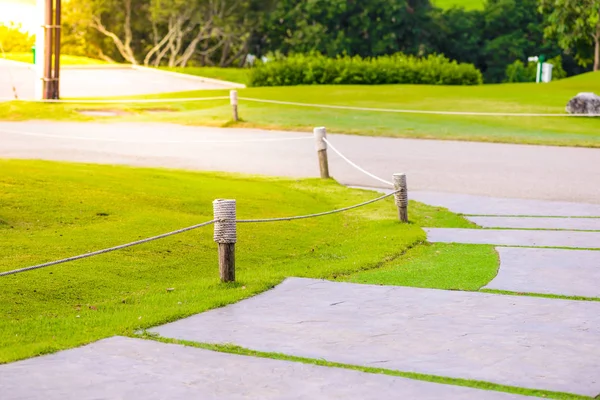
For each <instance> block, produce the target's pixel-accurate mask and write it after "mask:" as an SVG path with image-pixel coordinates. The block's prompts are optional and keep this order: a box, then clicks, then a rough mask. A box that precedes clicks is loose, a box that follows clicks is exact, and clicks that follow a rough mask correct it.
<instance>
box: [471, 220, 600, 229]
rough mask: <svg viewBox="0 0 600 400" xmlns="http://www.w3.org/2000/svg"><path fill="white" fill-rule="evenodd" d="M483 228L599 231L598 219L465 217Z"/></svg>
mask: <svg viewBox="0 0 600 400" xmlns="http://www.w3.org/2000/svg"><path fill="white" fill-rule="evenodd" d="M466 218H467V219H468V220H469V221H472V222H474V223H476V224H477V225H479V226H481V227H484V228H512V229H565V230H571V231H600V218H557V217H553V218H544V217H472V216H467V217H466Z"/></svg>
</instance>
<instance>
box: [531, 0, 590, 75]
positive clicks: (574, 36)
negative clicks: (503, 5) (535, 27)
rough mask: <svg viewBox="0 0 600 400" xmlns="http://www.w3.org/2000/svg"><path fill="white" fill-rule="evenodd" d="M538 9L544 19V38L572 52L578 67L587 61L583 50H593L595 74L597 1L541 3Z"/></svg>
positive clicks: (546, 1)
mask: <svg viewBox="0 0 600 400" xmlns="http://www.w3.org/2000/svg"><path fill="white" fill-rule="evenodd" d="M539 10H540V12H541V13H542V14H544V16H545V17H546V23H547V26H546V29H545V30H544V33H545V34H546V36H547V37H552V38H556V39H557V40H558V44H559V45H560V46H561V47H562V48H563V49H564V50H565V51H575V53H576V58H577V60H578V61H579V63H580V64H581V65H587V64H588V63H589V61H590V59H589V58H588V57H587V54H589V53H587V52H586V50H587V49H590V48H591V47H593V48H594V50H593V60H594V71H598V70H599V69H600V0H540V2H539ZM588 51H589V50H588Z"/></svg>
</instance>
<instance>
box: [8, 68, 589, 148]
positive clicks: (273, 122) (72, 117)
mask: <svg viewBox="0 0 600 400" xmlns="http://www.w3.org/2000/svg"><path fill="white" fill-rule="evenodd" d="M582 91H595V92H596V93H600V73H598V72H597V73H587V74H583V75H579V76H576V77H573V78H569V79H564V80H560V81H556V82H552V83H549V84H535V83H520V84H500V85H481V86H452V87H448V86H427V85H382V86H360V85H348V86H294V87H268V88H260V87H259V88H247V89H239V90H238V92H239V96H241V97H250V98H259V99H271V100H283V101H293V102H300V103H313V104H315V103H316V104H330V105H347V106H357V107H370V108H390V109H414V110H445V111H477V112H511V113H564V112H565V111H564V108H565V105H566V103H567V102H568V101H569V99H571V98H572V97H573V96H574V95H575V94H577V93H579V92H582ZM227 95H228V91H222V90H221V91H214V90H209V91H194V92H183V93H170V94H163V95H159V96H156V95H149V96H140V98H155V97H160V98H165V99H166V102H165V103H164V104H163V103H152V104H145V105H144V104H138V105H132V104H120V105H119V104H116V105H115V104H107V105H89V104H81V105H78V104H43V105H40V104H36V103H23V102H6V103H0V120H28V119H46V120H52V119H53V120H69V121H89V120H105V121H136V122H172V123H179V124H181V123H183V124H188V125H207V126H232V125H236V126H240V127H262V128H267V129H270V128H273V129H288V130H302V131H310V130H312V128H313V127H315V126H326V127H327V128H328V129H329V131H330V132H336V133H349V134H356V135H368V136H388V137H409V138H423V139H449V140H471V141H485V142H503V143H526V144H545V145H559V146H588V147H600V118H567V117H560V118H549V117H543V118H540V117H489V116H456V115H417V114H395V113H385V112H376V111H354V110H335V109H322V108H306V107H298V106H291V105H277V104H265V103H255V102H249V101H245V100H240V106H239V108H240V116H241V118H243V121H242V122H240V123H238V124H232V122H231V108H230V106H229V105H228V101H227V100H213V101H206V102H190V103H177V102H175V101H169V100H170V99H175V98H177V97H190V96H192V97H213V96H227ZM81 109H86V110H87V109H113V110H120V111H124V112H125V115H121V116H118V117H109V118H107V117H100V118H98V117H95V118H94V117H89V116H83V115H81V114H79V113H78V112H77V110H81ZM161 110H162V112H161ZM146 111H152V112H146Z"/></svg>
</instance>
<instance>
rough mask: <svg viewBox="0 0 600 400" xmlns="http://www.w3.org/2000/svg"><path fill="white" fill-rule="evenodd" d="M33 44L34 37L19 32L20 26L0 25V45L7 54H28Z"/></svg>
mask: <svg viewBox="0 0 600 400" xmlns="http://www.w3.org/2000/svg"><path fill="white" fill-rule="evenodd" d="M34 43H35V38H34V36H32V35H30V34H29V33H27V32H23V31H21V25H15V24H12V23H11V24H10V25H8V26H6V25H2V24H0V45H1V46H2V49H3V50H4V51H5V52H7V53H30V52H31V47H32V46H33V45H34Z"/></svg>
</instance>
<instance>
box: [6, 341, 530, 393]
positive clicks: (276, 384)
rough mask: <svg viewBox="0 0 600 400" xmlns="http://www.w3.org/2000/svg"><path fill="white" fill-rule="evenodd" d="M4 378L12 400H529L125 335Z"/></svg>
mask: <svg viewBox="0 0 600 400" xmlns="http://www.w3.org/2000/svg"><path fill="white" fill-rule="evenodd" d="M0 377H1V379H0V391H1V393H2V399H4V400H9V399H10V400H13V399H39V398H44V399H46V400H69V399H72V400H97V399H127V400H133V399H144V400H154V399H156V400H163V399H170V400H189V399H202V400H217V399H218V400H223V399H227V400H237V399H261V400H263V399H264V400H268V399H273V400H281V399H283V400H286V399H305V400H329V399H344V400H380V399H394V398H399V397H402V398H407V399H417V400H436V399H442V398H443V399H451V400H466V399H482V398H485V399H491V400H510V399H521V398H523V399H525V398H526V397H524V396H516V395H510V394H506V393H498V392H489V391H483V390H477V389H471V388H465V387H459V386H450V385H440V384H436V383H429V382H423V381H417V380H413V379H406V378H399V377H392V376H387V375H379V374H367V373H363V372H358V371H351V370H347V369H340V368H327V367H319V366H315V365H308V364H302V363H296V362H289V361H279V360H272V359H264V358H254V357H247V356H239V355H233V354H226V353H217V352H213V351H208V350H202V349H197V348H193V347H183V346H179V345H174V344H165V343H159V342H154V341H149V340H141V339H130V338H124V337H113V338H110V339H104V340H101V341H99V342H96V343H93V344H91V345H88V346H84V347H81V348H77V349H72V350H67V351H63V352H60V353H56V354H52V355H49V356H43V357H39V358H34V359H29V360H24V361H19V362H16V363H12V364H8V365H0ZM527 398H529V397H527Z"/></svg>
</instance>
